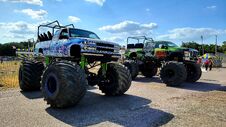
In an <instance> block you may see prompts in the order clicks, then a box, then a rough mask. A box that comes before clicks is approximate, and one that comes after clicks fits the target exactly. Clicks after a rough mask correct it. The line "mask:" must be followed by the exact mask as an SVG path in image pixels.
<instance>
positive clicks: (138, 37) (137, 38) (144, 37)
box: [127, 36, 154, 44]
mask: <svg viewBox="0 0 226 127" xmlns="http://www.w3.org/2000/svg"><path fill="white" fill-rule="evenodd" d="M129 39H135V40H137V41H138V43H139V42H140V39H143V43H144V42H145V40H150V41H154V40H153V39H152V38H149V37H146V36H134V37H128V38H127V44H128V42H129Z"/></svg>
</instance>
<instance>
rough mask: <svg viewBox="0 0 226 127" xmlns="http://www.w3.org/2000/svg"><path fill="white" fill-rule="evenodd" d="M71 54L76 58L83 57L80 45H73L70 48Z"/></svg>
mask: <svg viewBox="0 0 226 127" xmlns="http://www.w3.org/2000/svg"><path fill="white" fill-rule="evenodd" d="M70 55H71V56H74V57H75V58H80V57H81V47H80V46H79V45H72V46H71V49H70Z"/></svg>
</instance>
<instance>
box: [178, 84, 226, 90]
mask: <svg viewBox="0 0 226 127" xmlns="http://www.w3.org/2000/svg"><path fill="white" fill-rule="evenodd" d="M178 88H181V89H187V90H195V91H201V92H209V91H213V90H219V91H224V90H226V86H222V84H217V83H207V82H195V83H184V84H183V85H182V86H180V87H178Z"/></svg>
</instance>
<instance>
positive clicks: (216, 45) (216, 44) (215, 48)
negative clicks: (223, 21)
mask: <svg viewBox="0 0 226 127" xmlns="http://www.w3.org/2000/svg"><path fill="white" fill-rule="evenodd" d="M215 36H216V44H215V56H216V55H217V35H215Z"/></svg>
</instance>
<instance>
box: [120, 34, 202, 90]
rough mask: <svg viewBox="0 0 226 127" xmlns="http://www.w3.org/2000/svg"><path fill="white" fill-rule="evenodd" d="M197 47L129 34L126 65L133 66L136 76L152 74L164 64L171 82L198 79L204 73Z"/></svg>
mask: <svg viewBox="0 0 226 127" xmlns="http://www.w3.org/2000/svg"><path fill="white" fill-rule="evenodd" d="M194 51H195V50H192V49H188V48H183V47H178V46H177V45H176V44H174V43H172V42H168V41H153V39H152V38H147V37H145V36H140V37H128V38H127V48H126V51H125V58H126V60H125V62H124V65H125V66H127V67H128V68H129V70H130V72H131V75H132V79H135V78H136V76H137V75H138V74H139V72H141V73H142V74H143V75H144V76H145V77H149V78H151V77H153V76H154V75H156V73H157V71H158V68H160V78H161V80H162V82H164V83H165V84H167V86H179V85H180V84H181V83H183V82H184V81H187V82H196V81H197V80H198V79H199V78H200V77H201V75H202V72H201V68H200V65H199V64H196V62H195V59H196V58H195V57H196V56H195V53H194Z"/></svg>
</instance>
